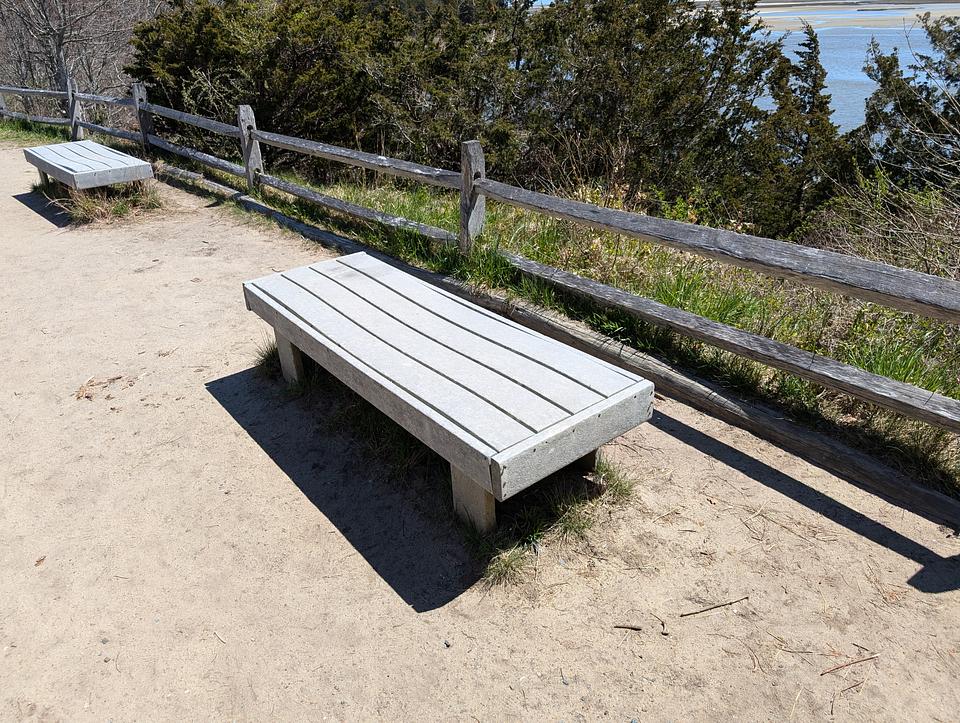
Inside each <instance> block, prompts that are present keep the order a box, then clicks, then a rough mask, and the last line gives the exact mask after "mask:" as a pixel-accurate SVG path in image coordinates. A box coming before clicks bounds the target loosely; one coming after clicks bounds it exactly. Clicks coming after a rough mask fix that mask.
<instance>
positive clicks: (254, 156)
mask: <svg viewBox="0 0 960 723" xmlns="http://www.w3.org/2000/svg"><path fill="white" fill-rule="evenodd" d="M237 125H238V126H239V127H240V148H241V150H242V151H243V167H244V169H245V170H246V172H247V188H249V189H250V190H251V191H253V190H255V189H256V187H257V186H259V185H260V179H259V178H258V176H257V174H259V173H263V157H262V156H261V155H260V142H259V141H258V140H256V139H255V138H254V137H253V131H255V130H257V119H256V117H255V116H254V115H253V108H251V107H250V106H248V105H241V106H237Z"/></svg>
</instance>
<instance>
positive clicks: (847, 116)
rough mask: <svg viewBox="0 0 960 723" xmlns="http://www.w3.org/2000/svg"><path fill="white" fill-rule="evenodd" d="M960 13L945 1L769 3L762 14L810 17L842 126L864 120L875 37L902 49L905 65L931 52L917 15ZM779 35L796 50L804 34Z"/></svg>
mask: <svg viewBox="0 0 960 723" xmlns="http://www.w3.org/2000/svg"><path fill="white" fill-rule="evenodd" d="M928 10H929V11H934V12H939V13H945V14H951V15H952V14H956V15H960V3H950V4H939V5H923V4H918V5H866V4H864V5H855V6H851V7H850V8H849V9H848V8H842V9H838V8H837V7H836V6H825V7H817V6H815V5H814V6H809V7H806V8H803V10H802V12H801V11H799V10H798V9H797V8H795V7H794V8H783V9H776V10H774V9H772V8H764V9H762V11H761V15H762V17H763V18H764V19H765V20H766V21H768V22H769V23H770V24H771V25H774V26H775V25H776V24H777V22H778V21H780V22H784V21H787V22H789V21H793V22H796V19H797V18H798V17H802V18H803V19H804V20H806V21H808V22H809V23H810V24H811V25H812V26H813V28H814V29H815V30H816V32H817V36H818V37H819V39H820V60H821V62H822V63H823V67H824V69H825V70H826V71H827V88H828V91H829V92H830V94H831V96H832V98H831V104H832V106H833V111H834V112H833V122H834V123H836V124H837V125H839V126H840V129H841V130H842V131H849V130H852V129H853V128H856V127H857V126H859V125H860V124H861V123H863V116H864V102H865V101H866V99H867V98H868V97H869V96H870V94H871V93H872V92H873V91H874V89H875V85H874V83H873V81H871V80H870V79H869V78H868V77H867V75H866V73H864V72H863V66H864V63H865V61H866V57H867V48H868V47H869V45H870V41H871V39H874V38H875V39H876V40H877V42H878V43H879V44H880V48H881V49H882V50H883V51H884V52H885V53H889V52H891V51H896V52H897V54H898V55H899V56H900V62H901V64H902V65H904V66H906V65H909V64H910V63H911V62H913V61H914V54H916V53H920V54H924V53H929V52H930V51H931V48H930V43H929V40H928V39H927V35H926V33H924V32H923V28H921V27H920V26H919V25H918V23H917V16H918V15H920V14H923V13H924V12H926V11H928ZM773 35H774V36H775V37H782V36H784V35H786V36H787V37H786V39H785V40H784V49H785V50H786V51H787V52H788V53H794V52H795V51H796V49H797V47H798V46H799V45H800V43H801V42H802V40H803V33H802V32H801V31H796V30H794V31H790V32H784V31H776V32H774V33H773Z"/></svg>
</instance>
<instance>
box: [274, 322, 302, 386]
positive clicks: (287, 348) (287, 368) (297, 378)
mask: <svg viewBox="0 0 960 723" xmlns="http://www.w3.org/2000/svg"><path fill="white" fill-rule="evenodd" d="M274 334H276V337H277V352H279V354H280V369H281V370H282V371H283V378H284V379H286V380H287V384H300V383H302V382H303V381H304V376H303V353H302V352H301V351H300V350H299V349H297V347H295V346H294V345H293V344H291V343H290V340H289V339H287V338H286V337H285V336H283V335H282V334H281V333H280V332H279V331H276V330H274Z"/></svg>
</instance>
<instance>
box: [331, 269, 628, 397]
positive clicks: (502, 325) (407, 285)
mask: <svg viewBox="0 0 960 723" xmlns="http://www.w3.org/2000/svg"><path fill="white" fill-rule="evenodd" d="M339 262H340V263H342V264H346V265H347V266H350V267H351V268H353V269H357V270H359V271H362V272H363V273H364V274H365V275H367V276H369V277H370V278H372V279H375V280H378V281H380V282H381V283H382V284H384V285H385V286H389V287H390V288H392V289H394V290H395V291H397V292H398V293H400V294H403V295H404V296H405V297H407V298H408V299H410V300H411V301H413V302H414V303H417V304H420V305H422V306H424V307H426V308H428V309H431V310H433V311H434V312H435V313H437V314H440V315H442V316H443V317H444V318H446V319H448V320H449V321H451V322H452V323H455V324H457V325H459V326H461V327H463V328H467V329H471V330H472V331H473V332H474V333H476V334H477V335H479V336H481V337H483V338H484V339H486V340H487V341H488V342H492V343H494V344H497V345H501V346H504V347H507V348H509V349H513V350H514V351H516V352H517V353H518V354H522V355H523V356H525V357H527V358H528V359H530V360H532V361H536V362H538V363H540V364H541V365H543V366H545V367H548V368H550V369H552V370H554V371H556V372H558V373H559V374H561V375H563V376H564V377H566V378H567V379H569V380H570V381H571V382H573V383H574V384H576V385H579V386H583V387H585V388H587V389H591V390H592V391H594V392H597V393H599V394H601V395H603V396H609V395H611V394H614V393H616V392H619V391H620V390H621V389H623V388H624V387H626V386H628V385H629V384H632V383H634V382H636V381H639V380H640V377H638V376H636V375H633V374H630V373H629V372H626V371H622V370H620V369H617V368H616V367H614V366H611V365H609V364H606V363H604V362H601V361H600V360H599V359H594V358H593V357H590V356H588V355H586V354H584V353H582V352H578V351H576V350H574V349H572V348H570V347H568V346H565V345H563V344H558V343H556V342H553V341H551V340H550V339H547V338H546V337H544V336H541V335H539V334H536V333H535V332H532V331H531V330H530V329H527V328H525V327H522V326H520V325H519V324H516V323H515V322H512V321H510V320H509V319H506V318H503V317H499V316H495V315H493V314H489V313H482V314H478V313H477V307H475V306H474V305H472V304H468V303H466V302H464V301H463V300H462V299H458V298H456V297H455V296H451V295H448V294H446V293H442V292H441V293H438V291H439V290H437V289H435V288H434V287H431V286H427V285H426V284H424V283H423V282H422V281H420V280H418V279H415V278H414V277H412V276H410V275H409V274H405V273H403V272H402V271H400V270H399V269H396V268H394V267H392V266H388V265H387V264H384V263H383V262H381V261H377V260H376V259H375V258H373V257H372V256H367V255H366V254H352V255H350V256H345V257H343V258H341V259H339Z"/></svg>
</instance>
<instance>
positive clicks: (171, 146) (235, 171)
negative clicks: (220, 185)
mask: <svg viewBox="0 0 960 723" xmlns="http://www.w3.org/2000/svg"><path fill="white" fill-rule="evenodd" d="M147 140H148V141H150V145H152V146H156V147H157V148H160V149H161V150H164V151H167V152H168V153H173V154H175V155H178V156H182V157H183V158H189V159H190V160H191V161H196V162H197V163H202V164H203V165H205V166H209V167H210V168H215V169H216V170H218V171H223V172H224V173H229V174H231V175H233V176H244V175H245V174H246V171H245V170H244V168H243V166H238V165H237V164H236V163H231V162H230V161H225V160H223V159H222V158H217V157H216V156H211V155H210V154H209V153H203V152H201V151H197V150H194V149H193V148H187V147H186V146H181V145H177V144H176V143H171V142H170V141H166V140H164V139H163V138H161V137H160V136H155V135H153V134H152V133H150V134H148V135H147Z"/></svg>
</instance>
